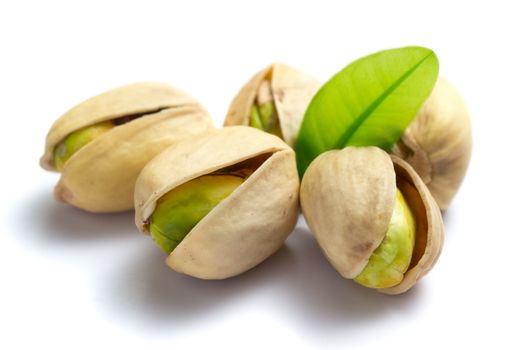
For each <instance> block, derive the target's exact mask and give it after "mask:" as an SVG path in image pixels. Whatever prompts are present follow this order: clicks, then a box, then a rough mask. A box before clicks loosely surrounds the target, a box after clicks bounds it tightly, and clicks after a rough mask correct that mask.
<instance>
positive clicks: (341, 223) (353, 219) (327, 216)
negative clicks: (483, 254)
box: [300, 147, 443, 294]
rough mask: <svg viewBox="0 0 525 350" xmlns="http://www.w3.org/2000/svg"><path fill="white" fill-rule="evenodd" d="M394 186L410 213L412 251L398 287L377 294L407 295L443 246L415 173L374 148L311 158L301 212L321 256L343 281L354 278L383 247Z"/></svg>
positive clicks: (436, 216) (431, 204) (433, 208)
mask: <svg viewBox="0 0 525 350" xmlns="http://www.w3.org/2000/svg"><path fill="white" fill-rule="evenodd" d="M396 182H397V186H398V187H399V188H400V190H401V192H402V193H403V195H404V196H405V199H406V200H407V203H408V204H409V206H410V208H411V209H412V210H413V212H414V215H415V219H416V223H417V232H416V248H415V249H414V254H413V257H412V263H411V265H410V267H409V270H408V271H407V272H406V273H405V276H404V279H403V280H402V282H401V283H400V284H399V285H397V286H395V287H392V288H385V289H378V290H379V291H380V292H383V293H387V294H399V293H403V292H405V291H407V290H408V289H409V288H410V287H412V286H413V285H414V284H415V283H416V282H417V280H419V279H420V278H421V277H422V276H423V275H424V274H426V272H428V271H429V270H430V268H431V267H432V266H433V264H434V263H435V261H436V259H437V258H438V256H439V253H440V251H441V246H442V243H443V223H442V219H441V213H440V211H439V208H438V207H437V204H436V203H435V201H434V200H433V199H432V196H431V195H430V193H429V192H428V189H427V188H426V186H425V185H424V184H423V182H422V181H421V179H420V178H419V177H418V175H417V174H416V173H415V171H414V170H413V169H412V168H411V167H410V165H408V164H407V163H406V162H404V161H403V160H401V159H399V158H397V157H393V158H391V157H390V156H389V155H388V154H387V153H386V152H384V151H382V150H380V149H379V148H377V147H361V148H354V147H347V148H344V149H342V150H333V151H329V152H326V153H324V154H322V155H320V156H319V157H317V158H316V159H315V160H314V161H313V162H312V163H311V164H310V166H309V167H308V169H307V171H306V173H305V174H304V177H303V181H302V184H301V192H300V198H301V208H302V210H303V214H304V217H305V219H306V222H307V224H308V226H309V227H310V229H311V230H312V232H313V233H314V235H315V237H316V239H317V241H318V243H319V246H320V247H321V250H322V251H323V253H324V255H325V256H326V257H327V259H328V260H329V261H330V263H331V264H332V265H333V266H334V268H335V269H336V270H337V271H338V272H339V273H340V274H341V275H342V276H343V277H345V278H349V279H353V278H355V277H356V276H357V275H358V274H359V273H360V272H361V271H362V270H363V268H364V267H365V266H366V264H367V263H368V260H369V258H370V256H371V255H372V253H373V252H374V250H375V249H376V248H377V247H378V246H379V245H380V244H381V242H382V241H383V239H384V237H385V234H386V231H387V227H388V224H389V222H390V219H391V217H392V212H393V206H394V201H395V191H396Z"/></svg>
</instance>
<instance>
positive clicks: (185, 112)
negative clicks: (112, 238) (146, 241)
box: [40, 82, 213, 212]
mask: <svg viewBox="0 0 525 350" xmlns="http://www.w3.org/2000/svg"><path fill="white" fill-rule="evenodd" d="M141 115H142V116H141ZM126 116H129V117H136V116H140V117H138V118H136V119H132V120H130V121H128V122H126V123H124V124H121V125H118V126H116V127H114V128H112V129H111V130H109V131H107V132H106V133H104V134H103V135H101V136H99V137H97V138H95V139H94V140H92V141H91V142H89V143H88V144H86V145H85V146H83V147H82V148H80V149H79V150H78V151H77V152H75V153H74V154H73V155H72V156H71V158H70V159H69V160H67V161H66V163H65V164H64V168H63V170H62V172H61V177H60V180H59V182H58V183H57V185H56V187H55V191H54V195H55V198H56V199H57V200H60V201H64V202H67V203H69V204H71V205H73V206H75V207H78V208H81V209H84V210H87V211H91V212H116V211H123V210H129V209H132V208H133V190H134V185H135V181H136V179H137V176H138V174H139V173H140V170H141V169H142V168H143V167H144V165H145V164H146V163H147V162H148V161H149V160H151V159H152V158H153V157H154V156H155V155H157V153H159V152H160V151H161V150H164V149H165V148H167V147H168V146H170V145H172V144H173V143H176V142H178V141H181V140H183V139H185V138H188V137H193V136H195V135H198V134H201V133H205V132H208V131H211V130H213V123H212V120H211V118H210V117H209V115H208V114H207V112H206V111H205V110H204V108H203V107H201V106H200V105H199V104H198V102H196V101H195V100H194V99H193V98H191V97H190V96H188V95H187V94H185V93H184V92H181V91H180V90H176V89H174V88H172V87H171V86H169V85H165V84H161V83H153V82H152V83H149V82H148V83H135V84H131V85H126V86H123V87H120V88H116V89H114V90H110V91H107V92H105V93H102V94H100V95H98V96H95V97H92V98H90V99H88V100H87V101H85V102H83V103H81V104H79V105H77V106H75V107H74V108H72V109H71V110H69V111H68V112H66V113H65V114H64V115H63V116H61V117H60V118H59V119H58V120H57V121H56V122H55V123H54V124H53V126H52V127H51V129H50V130H49V133H48V135H47V138H46V146H45V153H44V155H43V156H42V158H41V160H40V164H41V166H42V167H43V168H45V169H48V170H52V171H56V168H55V165H54V162H53V151H54V148H55V147H56V145H57V144H59V143H60V142H61V141H62V140H63V139H64V138H66V137H67V136H68V135H69V134H70V133H71V132H73V131H75V130H78V129H81V128H83V127H86V126H90V125H93V124H96V123H100V122H102V121H107V120H114V119H117V118H121V117H126Z"/></svg>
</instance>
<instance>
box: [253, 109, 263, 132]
mask: <svg viewBox="0 0 525 350" xmlns="http://www.w3.org/2000/svg"><path fill="white" fill-rule="evenodd" d="M250 126H252V127H254V128H257V129H259V130H263V129H264V127H263V124H262V121H261V114H260V113H259V107H257V105H255V104H254V105H253V106H252V109H251V111H250Z"/></svg>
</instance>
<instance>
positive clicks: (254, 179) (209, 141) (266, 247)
mask: <svg viewBox="0 0 525 350" xmlns="http://www.w3.org/2000/svg"><path fill="white" fill-rule="evenodd" d="M264 154H271V156H270V157H269V158H268V159H267V160H266V161H265V162H264V163H263V164H262V165H261V166H260V167H259V168H257V170H256V171H255V172H254V173H253V174H252V175H250V176H249V177H248V179H247V180H246V181H245V182H244V183H243V184H242V185H241V186H239V187H238V188H237V189H236V190H235V191H234V192H233V193H232V194H231V195H230V196H228V197H227V198H226V199H225V200H223V201H222V202H221V203H219V204H218V205H217V206H216V207H215V208H214V209H213V210H212V211H211V212H210V213H209V214H208V215H207V216H205V217H204V218H203V219H202V220H201V221H200V222H199V223H198V224H197V225H196V226H195V227H194V228H193V229H192V230H191V231H190V232H189V233H188V235H187V236H186V237H185V238H184V240H183V241H182V242H181V243H180V244H179V245H178V246H177V247H176V248H175V250H173V252H172V253H171V254H170V255H169V256H168V257H167V259H166V263H167V264H168V265H169V266H170V267H171V268H173V269H174V270H176V271H179V272H182V273H185V274H188V275H191V276H194V277H198V278H203V279H222V278H228V277H232V276H235V275H238V274H240V273H242V272H244V271H246V270H248V269H250V268H252V267H254V266H255V265H257V264H259V263H260V262H262V261H263V260H264V259H266V258H267V257H268V256H270V255H271V254H273V253H274V252H275V251H276V250H277V249H278V248H279V247H280V246H281V245H282V244H283V242H284V240H285V239H286V237H287V236H288V235H289V234H290V232H291V231H292V230H293V228H294V227H295V223H296V221H297V215H298V204H299V203H298V195H299V193H298V192H299V178H298V175H297V168H296V164H295V153H294V152H293V150H292V149H291V148H290V147H288V146H287V145H286V144H285V143H284V142H283V141H282V140H280V139H279V138H277V137H275V136H272V135H270V134H267V133H264V132H262V131H259V130H256V129H254V128H250V127H244V126H233V127H226V128H223V129H220V130H216V131H214V132H212V133H210V134H207V135H205V136H201V137H198V138H195V139H192V140H190V141H188V142H184V143H180V144H177V145H175V146H173V147H170V148H168V149H167V150H165V151H164V152H162V153H161V154H159V155H158V156H157V157H155V158H154V159H153V160H152V161H151V162H150V163H148V164H147V165H146V166H145V167H144V169H143V170H142V172H141V174H140V176H139V178H138V179H137V184H136V188H135V223H136V225H137V227H138V228H139V229H140V230H141V231H143V232H145V233H148V225H147V222H148V218H149V216H150V215H151V214H152V213H153V211H154V210H155V205H156V202H157V200H158V199H159V198H160V197H162V196H163V195H164V194H165V193H167V192H168V191H170V190H171V189H173V188H174V187H176V186H178V185H180V184H183V183H185V182H187V181H189V180H191V179H194V178H196V177H199V176H201V175H205V174H209V173H212V172H214V171H216V170H219V169H222V168H225V167H227V166H230V165H234V164H237V163H239V162H241V161H244V160H247V159H252V158H254V157H256V156H258V155H264Z"/></svg>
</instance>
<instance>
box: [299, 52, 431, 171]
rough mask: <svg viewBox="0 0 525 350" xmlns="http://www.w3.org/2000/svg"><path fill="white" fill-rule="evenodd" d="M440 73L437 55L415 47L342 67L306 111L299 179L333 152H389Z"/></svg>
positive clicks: (368, 57) (385, 53) (300, 137)
mask: <svg viewBox="0 0 525 350" xmlns="http://www.w3.org/2000/svg"><path fill="white" fill-rule="evenodd" d="M438 71H439V63H438V60H437V57H436V55H435V53H434V52H433V51H432V50H430V49H427V48H424V47H416V46H411V47H404V48H399V49H392V50H386V51H380V52H378V53H375V54H372V55H370V56H366V57H363V58H360V59H359V60H357V61H355V62H353V63H351V64H350V65H348V66H346V67H345V68H344V69H343V70H341V71H340V72H339V73H337V74H336V75H335V76H334V77H332V79H330V80H329V81H328V82H327V83H326V84H325V85H323V87H321V89H320V90H319V91H318V92H317V94H316V95H315V96H314V98H313V99H312V101H311V102H310V105H309V106H308V109H307V110H306V113H305V116H304V119H303V123H302V125H301V129H300V130H299V135H298V138H297V145H296V152H297V166H298V168H299V173H300V174H301V176H302V175H303V174H304V172H305V171H306V168H307V167H308V165H309V164H310V163H311V162H312V161H313V160H314V159H315V157H317V156H318V155H319V154H321V153H323V152H326V151H329V150H331V149H340V148H344V147H346V146H378V147H381V148H383V149H385V150H390V148H392V146H393V145H394V144H395V143H396V142H397V140H398V139H399V138H400V137H401V135H402V134H403V132H404V130H405V129H406V128H407V127H408V125H409V124H410V122H411V121H412V119H414V117H415V115H416V114H417V111H418V110H419V108H420V107H421V105H422V104H423V102H425V100H426V99H427V98H428V96H429V95H430V92H431V91H432V88H433V87H434V84H435V82H436V79H437V76H438Z"/></svg>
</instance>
